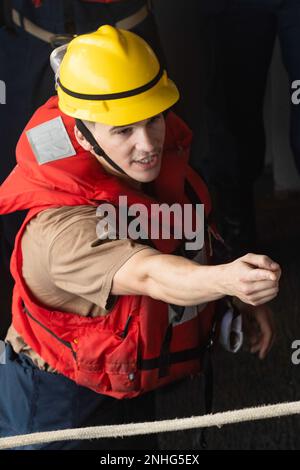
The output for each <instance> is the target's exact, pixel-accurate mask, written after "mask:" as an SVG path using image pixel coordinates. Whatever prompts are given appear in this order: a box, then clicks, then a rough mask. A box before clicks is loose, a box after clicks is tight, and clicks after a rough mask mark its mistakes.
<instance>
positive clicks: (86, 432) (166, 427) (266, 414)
mask: <svg viewBox="0 0 300 470" xmlns="http://www.w3.org/2000/svg"><path fill="white" fill-rule="evenodd" d="M294 414H300V401H294V402H290V403H278V404H276V405H265V406H257V407H253V408H244V409H241V410H232V411H225V412H222V413H215V414H209V415H204V416H191V417H190V418H178V419H171V420H162V421H152V422H146V423H131V424H118V425H112V426H95V427H87V428H75V429H63V430H59V431H48V432H36V433H32V434H24V435H19V436H11V437H3V438H0V449H10V448H14V447H19V446H25V445H32V444H42V443H47V442H54V441H70V440H82V439H95V438H98V439H99V438H108V437H125V436H135V435H141V434H154V433H161V432H170V431H182V430H183V429H195V428H204V427H205V428H206V427H211V426H218V427H221V426H223V425H225V424H233V423H241V422H243V421H255V420H259V419H268V418H275V417H280V416H290V415H294Z"/></svg>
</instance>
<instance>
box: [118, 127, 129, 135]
mask: <svg viewBox="0 0 300 470" xmlns="http://www.w3.org/2000/svg"><path fill="white" fill-rule="evenodd" d="M130 132H131V128H130V127H126V128H125V129H121V130H120V131H118V134H121V135H126V134H130Z"/></svg>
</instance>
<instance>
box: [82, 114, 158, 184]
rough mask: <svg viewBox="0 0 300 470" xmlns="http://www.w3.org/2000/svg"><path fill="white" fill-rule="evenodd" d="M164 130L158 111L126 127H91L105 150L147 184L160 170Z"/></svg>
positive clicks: (107, 167) (98, 124) (104, 163)
mask: <svg viewBox="0 0 300 470" xmlns="http://www.w3.org/2000/svg"><path fill="white" fill-rule="evenodd" d="M165 129H166V128H165V120H164V117H163V114H158V115H157V116H154V117H152V118H149V119H145V120H143V121H139V122H136V123H134V124H130V125H127V126H116V127H115V126H108V125H105V124H101V123H96V124H95V125H94V128H93V129H91V130H92V133H93V135H94V137H95V139H96V140H97V142H98V143H99V145H100V146H101V147H102V149H103V150H104V151H105V153H106V154H107V155H108V156H109V157H110V158H111V159H112V160H113V161H114V162H115V163H117V165H118V166H119V167H121V168H122V169H123V170H124V171H125V172H126V174H127V175H128V176H130V177H131V178H132V179H134V180H135V181H138V182H140V183H147V182H150V181H153V180H154V179H155V178H156V177H157V176H158V174H159V172H160V167H161V158H162V151H163V144H164V139H165ZM97 158H98V159H99V157H98V156H97ZM99 161H100V162H101V164H103V166H104V167H105V168H106V169H107V170H108V171H110V172H111V173H116V170H114V169H113V168H111V166H110V165H109V164H108V163H107V162H106V161H105V160H104V159H103V158H100V159H99Z"/></svg>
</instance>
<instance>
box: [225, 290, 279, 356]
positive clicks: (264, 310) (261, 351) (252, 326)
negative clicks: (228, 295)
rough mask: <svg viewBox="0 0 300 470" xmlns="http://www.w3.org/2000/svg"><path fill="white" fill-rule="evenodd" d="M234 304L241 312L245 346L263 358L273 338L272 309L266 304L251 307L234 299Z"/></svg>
mask: <svg viewBox="0 0 300 470" xmlns="http://www.w3.org/2000/svg"><path fill="white" fill-rule="evenodd" d="M234 303H235V305H236V306H237V307H238V309H239V311H240V312H241V314H242V319H243V331H244V335H245V340H246V341H245V343H246V347H247V348H248V349H249V351H250V352H251V353H252V354H256V353H257V354H258V357H259V359H264V358H265V357H266V355H267V354H268V352H269V351H270V349H271V347H272V345H273V342H274V339H275V326H274V320H273V313H272V310H271V309H270V307H269V306H268V305H260V306H259V307H253V306H251V305H247V304H244V303H243V302H241V301H239V300H237V299H235V300H234Z"/></svg>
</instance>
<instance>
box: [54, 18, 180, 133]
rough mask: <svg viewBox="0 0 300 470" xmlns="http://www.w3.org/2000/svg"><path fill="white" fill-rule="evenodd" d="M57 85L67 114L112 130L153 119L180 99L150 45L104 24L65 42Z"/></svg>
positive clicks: (61, 106) (61, 105)
mask: <svg viewBox="0 0 300 470" xmlns="http://www.w3.org/2000/svg"><path fill="white" fill-rule="evenodd" d="M57 85H58V86H57V93H58V97H59V107H60V109H61V110H62V111H63V112H64V113H65V114H67V115H69V116H73V117H74V118H76V119H81V120H87V121H93V122H101V123H103V124H109V125H115V126H121V125H126V124H131V123H134V122H137V121H142V120H143V119H148V118H149V117H151V116H155V115H156V114H159V113H161V112H163V111H165V110H166V109H168V108H170V107H171V106H172V105H173V104H174V103H176V101H177V100H178V98H179V92H178V90H177V87H176V85H175V84H174V83H173V82H172V81H171V80H170V79H169V78H168V76H167V73H166V71H165V70H163V69H162V68H161V67H160V64H159V62H158V60H157V57H156V55H155V54H154V52H153V51H152V49H151V48H150V46H148V44H147V43H146V42H145V41H144V40H143V39H142V38H140V37H139V36H137V35H136V34H134V33H132V32H130V31H125V30H123V29H117V28H114V27H112V26H108V25H105V26H101V27H100V28H99V29H98V30H97V31H95V32H93V33H89V34H84V35H81V36H77V37H76V38H75V39H73V40H72V41H71V42H70V43H69V45H68V48H67V51H66V54H65V56H64V58H63V59H62V62H61V65H60V69H59V78H58V81H57Z"/></svg>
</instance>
